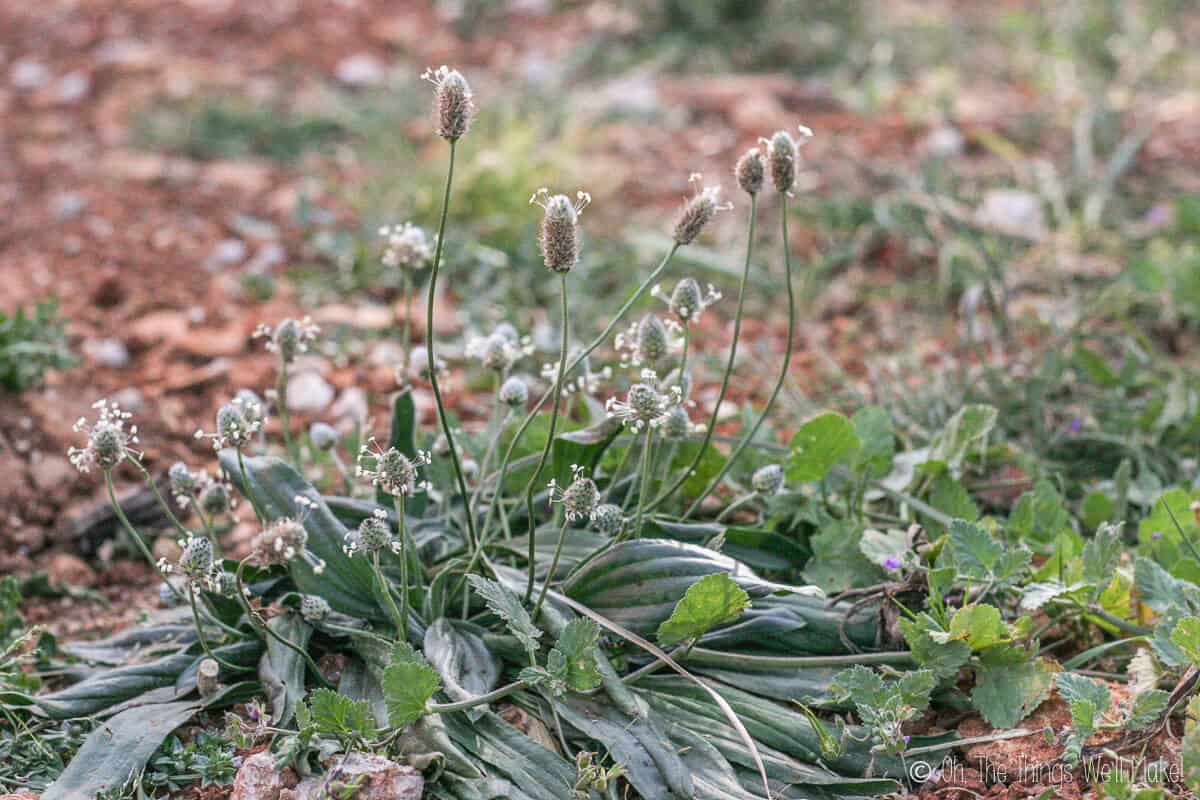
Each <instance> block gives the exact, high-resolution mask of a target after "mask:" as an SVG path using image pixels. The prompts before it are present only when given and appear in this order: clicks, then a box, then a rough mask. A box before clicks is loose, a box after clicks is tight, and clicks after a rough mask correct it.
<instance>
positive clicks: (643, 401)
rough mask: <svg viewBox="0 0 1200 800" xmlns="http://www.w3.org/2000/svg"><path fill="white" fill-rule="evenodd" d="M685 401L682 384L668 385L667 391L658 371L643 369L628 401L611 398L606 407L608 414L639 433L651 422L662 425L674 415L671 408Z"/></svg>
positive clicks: (655, 426) (653, 425)
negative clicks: (660, 381)
mask: <svg viewBox="0 0 1200 800" xmlns="http://www.w3.org/2000/svg"><path fill="white" fill-rule="evenodd" d="M682 402H683V395H682V393H681V392H680V390H679V387H678V386H671V387H668V389H667V391H666V392H665V393H663V392H660V391H659V390H658V375H657V374H656V373H655V372H654V370H649V369H646V370H642V380H641V382H640V383H635V384H633V385H632V386H630V387H629V392H628V393H627V394H626V395H625V400H624V401H621V400H618V399H616V398H615V397H610V398H609V399H608V403H607V404H606V406H605V407H606V408H607V410H608V415H609V416H610V417H614V418H616V419H620V420H621V422H623V423H624V424H626V425H628V426H629V427H630V428H631V429H632V430H633V431H634V432H635V433H637V432H640V431H641V430H642V428H644V427H646V426H647V425H649V426H650V427H651V428H658V427H659V426H661V425H663V424H665V423H666V422H667V421H668V420H669V418H670V411H671V409H672V408H674V407H675V406H678V405H680V404H681V403H682Z"/></svg>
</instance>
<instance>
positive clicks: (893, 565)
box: [883, 556, 900, 569]
mask: <svg viewBox="0 0 1200 800" xmlns="http://www.w3.org/2000/svg"><path fill="white" fill-rule="evenodd" d="M883 566H884V567H886V568H887V569H900V559H898V558H896V557H895V556H888V557H887V559H886V560H884V562H883Z"/></svg>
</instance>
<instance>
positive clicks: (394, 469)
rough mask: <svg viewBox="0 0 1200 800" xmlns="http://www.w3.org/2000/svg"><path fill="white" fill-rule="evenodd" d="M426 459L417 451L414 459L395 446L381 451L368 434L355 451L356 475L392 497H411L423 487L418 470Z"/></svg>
mask: <svg viewBox="0 0 1200 800" xmlns="http://www.w3.org/2000/svg"><path fill="white" fill-rule="evenodd" d="M429 461H430V459H429V454H428V453H425V452H422V451H419V450H418V451H417V456H416V460H412V459H410V458H409V457H408V456H406V455H404V454H403V453H401V452H400V451H399V450H398V449H396V448H395V447H389V448H387V449H386V450H384V449H383V448H381V447H380V446H379V444H378V443H377V442H376V441H375V437H371V439H369V440H368V441H367V443H366V444H365V445H363V447H362V450H360V451H359V453H358V477H360V478H366V479H367V480H369V481H371V483H373V484H374V485H375V486H377V487H379V489H381V490H382V491H384V492H385V493H387V494H390V495H392V496H393V497H411V496H413V495H414V494H416V493H417V492H418V491H420V490H422V489H425V488H426V484H425V483H422V482H420V481H419V475H418V473H417V469H418V467H421V466H424V465H426V464H428V463H429Z"/></svg>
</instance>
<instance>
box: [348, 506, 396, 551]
mask: <svg viewBox="0 0 1200 800" xmlns="http://www.w3.org/2000/svg"><path fill="white" fill-rule="evenodd" d="M402 548H403V545H402V544H401V542H400V540H399V539H396V538H393V537H392V524H391V523H390V522H388V515H387V512H386V511H384V510H383V509H382V508H377V509H375V510H374V511H373V512H371V516H369V517H367V518H366V519H364V520H363V521H362V522H360V523H359V525H358V528H356V529H355V530H353V531H350V532H349V533H347V534H346V542H345V545H344V547H343V549H344V550H345V551H346V555H348V556H352V555H354V554H355V553H366V554H367V555H374V554H376V553H379V552H382V551H384V550H391V551H392V552H393V553H399V552H400V551H401V549H402Z"/></svg>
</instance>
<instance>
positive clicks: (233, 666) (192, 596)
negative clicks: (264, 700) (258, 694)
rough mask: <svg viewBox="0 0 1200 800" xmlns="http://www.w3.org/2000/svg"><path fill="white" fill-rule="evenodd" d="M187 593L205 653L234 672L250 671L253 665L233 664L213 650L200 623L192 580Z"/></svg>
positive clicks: (197, 633)
mask: <svg viewBox="0 0 1200 800" xmlns="http://www.w3.org/2000/svg"><path fill="white" fill-rule="evenodd" d="M187 594H188V605H190V606H191V607H192V622H194V623H195V625H196V638H197V639H198V640H199V641H200V648H201V649H202V650H203V651H204V655H206V656H208V657H209V658H211V659H212V660H213V661H215V662H217V663H218V664H220V665H221V666H222V667H225V668H226V669H230V670H233V671H234V672H248V671H250V670H251V669H252V667H240V666H238V665H237V664H231V663H229V662H228V661H226V660H225V659H223V658H221V657H220V656H218V655H217V654H216V653H214V652H213V651H212V648H211V647H209V646H208V640H207V639H206V638H204V627H203V626H202V625H201V624H200V612H199V611H197V610H196V591H195V590H194V589H193V588H192V584H191V583H190V582H189V583H188V590H187Z"/></svg>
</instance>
